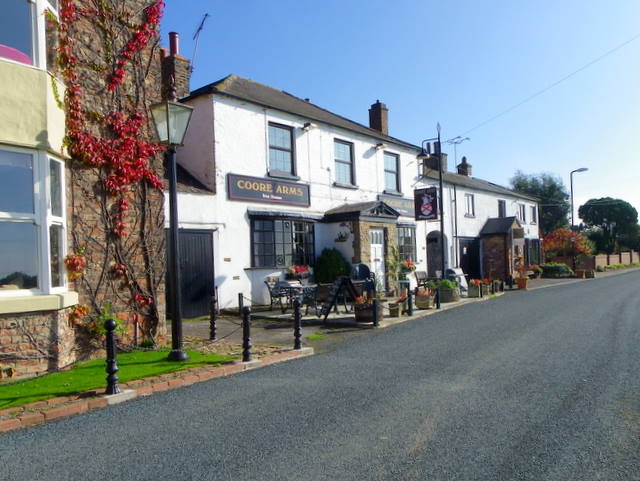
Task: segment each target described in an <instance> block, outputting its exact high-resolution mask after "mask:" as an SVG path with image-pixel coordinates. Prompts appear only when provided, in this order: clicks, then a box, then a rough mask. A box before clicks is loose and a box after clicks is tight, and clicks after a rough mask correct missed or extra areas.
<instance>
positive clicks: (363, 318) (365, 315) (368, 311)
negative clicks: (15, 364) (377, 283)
mask: <svg viewBox="0 0 640 481" xmlns="http://www.w3.org/2000/svg"><path fill="white" fill-rule="evenodd" d="M353 312H354V314H355V316H356V322H373V304H354V306H353ZM382 317H383V314H382V302H378V319H379V320H380V319H382Z"/></svg>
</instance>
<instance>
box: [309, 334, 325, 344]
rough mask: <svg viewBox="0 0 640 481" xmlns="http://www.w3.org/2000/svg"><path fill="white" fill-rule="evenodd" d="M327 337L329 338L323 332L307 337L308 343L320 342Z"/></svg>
mask: <svg viewBox="0 0 640 481" xmlns="http://www.w3.org/2000/svg"><path fill="white" fill-rule="evenodd" d="M325 337H327V335H326V334H325V333H323V332H314V333H313V334H310V335H308V336H307V341H309V342H313V341H319V340H321V339H324V338H325Z"/></svg>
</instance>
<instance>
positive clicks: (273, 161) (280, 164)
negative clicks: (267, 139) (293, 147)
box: [269, 149, 291, 172]
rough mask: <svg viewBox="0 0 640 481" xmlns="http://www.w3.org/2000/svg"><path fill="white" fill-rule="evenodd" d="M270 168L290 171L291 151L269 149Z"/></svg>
mask: <svg viewBox="0 0 640 481" xmlns="http://www.w3.org/2000/svg"><path fill="white" fill-rule="evenodd" d="M269 164H270V169H271V170H275V171H278V172H291V152H286V151H284V150H277V149H269Z"/></svg>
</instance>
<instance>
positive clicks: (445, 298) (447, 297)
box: [440, 287, 460, 302]
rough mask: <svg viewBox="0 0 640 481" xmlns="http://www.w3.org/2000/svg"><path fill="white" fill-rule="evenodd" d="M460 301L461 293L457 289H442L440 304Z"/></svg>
mask: <svg viewBox="0 0 640 481" xmlns="http://www.w3.org/2000/svg"><path fill="white" fill-rule="evenodd" d="M459 300H460V291H459V290H458V288H457V287H456V288H455V289H442V288H440V302H456V301H459Z"/></svg>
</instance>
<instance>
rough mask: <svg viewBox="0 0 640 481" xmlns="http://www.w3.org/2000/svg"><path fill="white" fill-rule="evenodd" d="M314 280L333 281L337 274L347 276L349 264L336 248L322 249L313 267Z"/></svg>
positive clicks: (349, 269) (349, 268)
mask: <svg viewBox="0 0 640 481" xmlns="http://www.w3.org/2000/svg"><path fill="white" fill-rule="evenodd" d="M314 272H315V275H316V282H333V281H335V280H336V277H338V276H348V275H349V273H350V272H351V266H350V265H349V263H348V262H347V261H346V260H345V259H344V257H342V254H340V251H338V250H337V249H324V250H323V251H322V253H321V254H320V257H318V260H317V261H316V266H315V269H314Z"/></svg>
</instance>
